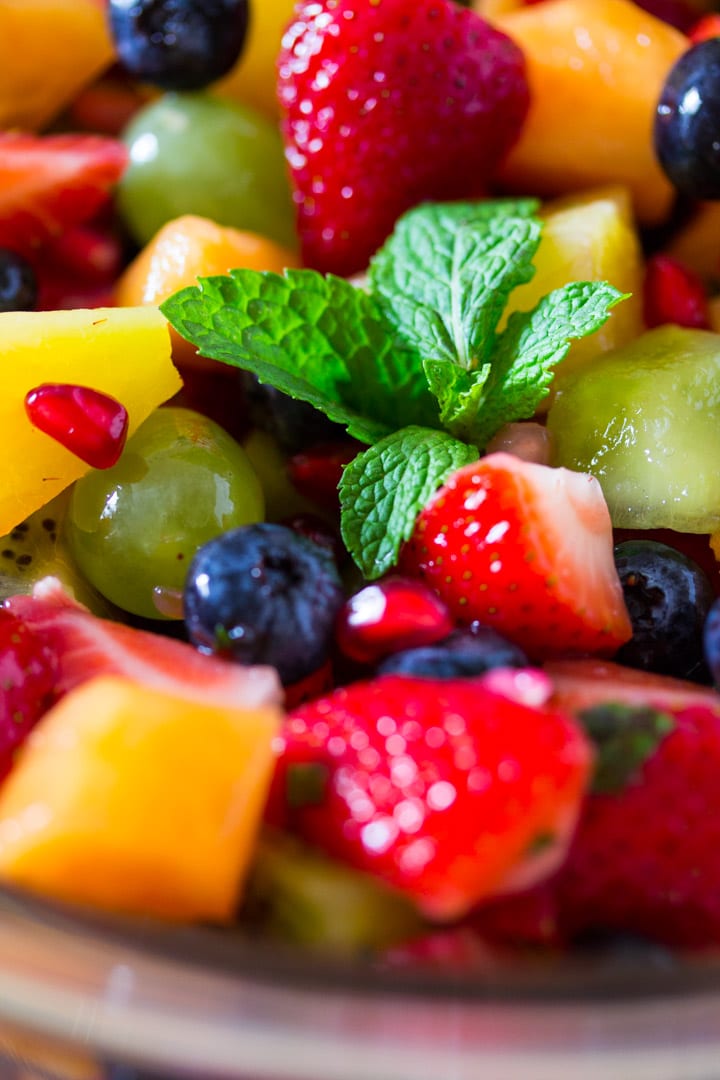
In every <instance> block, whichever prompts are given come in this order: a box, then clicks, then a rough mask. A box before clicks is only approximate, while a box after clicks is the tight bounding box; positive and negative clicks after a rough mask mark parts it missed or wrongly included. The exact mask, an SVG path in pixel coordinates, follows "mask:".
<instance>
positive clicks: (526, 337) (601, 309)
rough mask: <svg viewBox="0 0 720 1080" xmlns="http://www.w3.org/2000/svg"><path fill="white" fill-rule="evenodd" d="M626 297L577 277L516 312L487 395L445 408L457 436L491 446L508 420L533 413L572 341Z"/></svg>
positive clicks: (500, 344) (499, 347)
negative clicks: (527, 308)
mask: <svg viewBox="0 0 720 1080" xmlns="http://www.w3.org/2000/svg"><path fill="white" fill-rule="evenodd" d="M624 299H625V295H624V294H622V293H620V292H618V290H617V289H615V288H613V286H612V285H608V283H607V282H602V281H575V282H572V283H571V284H570V285H565V286H563V288H561V289H555V291H554V292H551V293H549V294H548V295H547V296H544V297H543V298H542V300H540V301H539V303H538V304H537V306H536V307H535V308H534V309H533V310H532V311H530V312H514V313H513V314H512V315H511V316H510V318H509V319H508V323H507V326H506V327H505V329H504V330H503V332H502V333H501V334H500V335H499V337H497V339H496V345H495V349H494V350H493V354H492V360H491V371H490V375H489V377H488V378H487V380H486V381H485V383H484V386H483V387H482V394H479V395H477V396H475V397H473V396H472V395H469V396H468V395H465V396H464V397H458V399H457V401H456V404H455V407H454V409H448V408H445V409H443V423H444V425H445V426H446V427H447V429H448V430H449V431H450V432H451V433H452V434H453V435H455V437H456V438H459V439H467V440H468V441H470V442H474V443H476V444H477V445H478V446H485V445H486V444H487V443H488V442H489V441H490V439H491V438H492V436H493V435H494V434H495V433H496V432H497V431H498V429H499V428H500V427H502V425H503V424H507V423H510V422H512V421H513V420H526V419H528V418H529V417H531V416H533V415H534V413H535V411H536V409H537V407H538V405H539V404H540V402H541V401H542V399H543V398H544V397H545V396H546V395H547V394H548V392H549V389H550V384H551V382H552V379H553V374H554V369H555V367H556V366H557V364H558V363H560V361H561V360H562V359H563V358H564V357H565V356H566V355H567V352H568V350H569V348H570V342H571V340H572V339H573V338H581V337H586V336H587V335H588V334H592V333H593V332H594V331H595V330H597V329H598V328H599V327H600V326H602V325H603V323H604V322H605V321H606V320H607V317H608V315H609V312H610V309H611V308H612V307H614V306H615V304H617V303H619V302H620V301H621V300H624Z"/></svg>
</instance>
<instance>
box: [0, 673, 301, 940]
mask: <svg viewBox="0 0 720 1080" xmlns="http://www.w3.org/2000/svg"><path fill="white" fill-rule="evenodd" d="M279 720H280V717H279V710H278V709H277V708H276V707H274V706H264V707H261V708H243V707H241V706H238V707H236V708H228V707H219V706H217V705H202V704H199V703H198V702H197V701H187V700H185V699H183V698H180V697H174V696H171V695H168V694H165V693H161V692H158V691H156V690H151V689H149V688H148V687H145V686H139V685H137V684H135V683H133V682H130V681H129V680H126V679H123V678H119V677H117V676H99V677H98V678H95V679H92V680H90V681H89V682H87V683H84V684H83V685H81V686H79V687H78V688H77V689H75V690H72V691H71V692H70V693H69V694H67V695H66V696H65V697H64V698H62V699H61V700H60V702H59V703H58V704H57V705H55V706H54V708H53V709H51V710H50V712H49V713H47V714H46V715H45V717H44V718H43V719H42V720H41V721H40V724H39V725H38V726H37V727H36V728H35V729H34V731H33V732H32V734H31V736H30V738H29V740H28V742H27V743H26V744H25V746H24V747H23V750H22V752H21V755H20V757H19V760H18V762H17V763H16V765H15V766H14V768H13V771H12V772H11V774H10V775H9V777H8V778H7V780H6V781H5V783H4V785H3V787H2V790H0V879H2V880H5V881H8V882H12V883H14V884H16V885H20V886H24V887H27V888H29V889H32V890H34V891H37V892H40V893H42V894H44V895H46V896H50V897H54V898H56V899H62V900H65V901H72V902H76V903H80V904H87V905H91V906H93V907H96V908H102V909H105V910H110V911H117V912H129V913H135V914H143V915H150V916H156V917H159V918H163V919H169V920H173V921H175V920H177V921H194V920H217V921H224V920H228V919H230V918H231V917H232V915H233V913H234V911H235V906H236V903H237V900H238V896H239V893H240V889H241V884H242V881H243V877H244V874H245V870H246V867H247V866H248V863H249V860H250V857H251V855H252V853H253V850H254V845H255V840H256V834H257V829H258V825H259V821H260V816H261V814H262V810H263V806H264V801H265V798H266V794H267V788H268V785H269V782H270V777H271V772H272V769H273V765H274V754H273V750H272V740H273V737H274V736H275V734H276V733H277V730H278V725H279Z"/></svg>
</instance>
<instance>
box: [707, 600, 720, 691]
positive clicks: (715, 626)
mask: <svg viewBox="0 0 720 1080" xmlns="http://www.w3.org/2000/svg"><path fill="white" fill-rule="evenodd" d="M703 648H704V653H705V661H706V663H707V666H708V668H709V669H710V674H711V675H712V679H713V682H714V683H715V685H716V686H720V598H719V599H717V600H715V601H714V602H713V605H712V607H711V608H710V611H709V612H708V617H707V619H706V620H705V627H704V630H703Z"/></svg>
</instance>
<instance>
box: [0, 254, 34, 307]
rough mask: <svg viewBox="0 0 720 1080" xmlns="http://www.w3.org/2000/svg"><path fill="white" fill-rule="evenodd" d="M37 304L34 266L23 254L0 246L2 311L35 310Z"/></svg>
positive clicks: (0, 298)
mask: <svg viewBox="0 0 720 1080" xmlns="http://www.w3.org/2000/svg"><path fill="white" fill-rule="evenodd" d="M36 306H37V281H36V280H35V272H34V271H33V268H32V267H31V266H30V264H29V263H28V262H27V261H26V260H25V259H24V258H23V257H22V255H18V254H17V252H15V251H8V249H7V248H0V311H34V310H35V308H36Z"/></svg>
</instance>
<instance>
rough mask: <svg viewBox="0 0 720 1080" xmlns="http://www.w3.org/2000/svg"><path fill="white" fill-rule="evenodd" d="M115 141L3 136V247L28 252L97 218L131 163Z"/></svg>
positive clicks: (0, 144)
mask: <svg viewBox="0 0 720 1080" xmlns="http://www.w3.org/2000/svg"><path fill="white" fill-rule="evenodd" d="M127 160H128V157H127V150H126V149H125V147H124V146H123V144H122V143H121V142H118V141H117V140H116V139H110V138H103V137H101V136H96V135H40V136H38V135H26V134H21V133H16V132H3V133H0V246H2V247H9V248H12V249H13V250H17V251H21V252H24V253H27V252H31V251H32V249H33V248H34V247H37V246H38V245H39V244H41V243H42V242H43V241H45V240H46V239H48V238H49V237H52V236H57V235H59V234H60V233H61V232H62V231H64V230H65V229H67V228H69V227H71V226H73V225H79V224H81V223H82V222H85V221H88V220H89V219H90V218H92V217H93V216H94V215H95V214H96V213H97V211H98V210H99V209H100V207H101V206H102V205H103V204H104V203H105V202H106V200H107V199H108V197H109V195H110V192H111V191H112V189H113V187H114V186H115V184H116V183H117V182H118V180H119V179H120V177H121V175H122V173H123V171H124V169H125V166H126V164H127Z"/></svg>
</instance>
